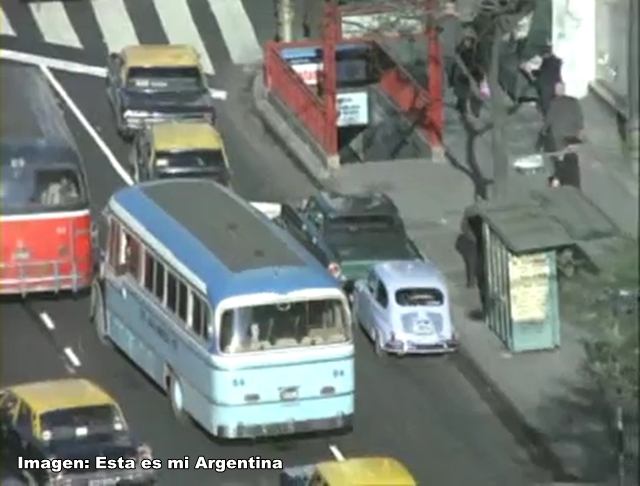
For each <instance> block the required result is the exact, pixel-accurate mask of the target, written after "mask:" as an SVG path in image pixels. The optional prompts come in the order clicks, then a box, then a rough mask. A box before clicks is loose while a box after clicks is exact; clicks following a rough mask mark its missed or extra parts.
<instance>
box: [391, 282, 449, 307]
mask: <svg viewBox="0 0 640 486" xmlns="http://www.w3.org/2000/svg"><path fill="white" fill-rule="evenodd" d="M396 303H397V304H398V305H399V306H402V307H415V306H418V307H423V306H428V307H437V306H441V305H442V304H444V295H443V293H442V292H441V291H440V290H439V289H435V288H428V287H424V288H422V287H419V288H407V289H401V290H398V291H397V292H396Z"/></svg>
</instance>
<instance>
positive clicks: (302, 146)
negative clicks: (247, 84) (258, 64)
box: [251, 72, 332, 189]
mask: <svg viewBox="0 0 640 486" xmlns="http://www.w3.org/2000/svg"><path fill="white" fill-rule="evenodd" d="M261 76H262V73H261V72H259V73H256V75H255V76H254V78H253V79H252V80H251V96H252V99H253V106H254V108H255V113H256V114H257V115H258V118H259V119H260V121H261V122H262V125H263V127H264V129H265V131H266V132H267V133H268V134H269V135H270V136H271V138H273V140H274V141H275V142H276V143H277V144H278V147H279V148H280V149H281V150H282V151H284V152H285V153H286V154H287V156H289V158H291V159H292V160H293V161H294V162H295V164H296V165H297V166H298V167H299V168H300V169H301V170H302V171H303V172H304V173H305V174H306V175H307V176H308V177H309V178H310V179H311V181H312V183H313V185H314V186H316V187H317V188H319V189H320V188H324V187H325V186H327V185H329V184H330V183H331V180H332V177H331V172H330V171H329V169H327V168H326V167H325V166H324V164H323V163H322V161H321V160H320V159H319V157H318V156H317V155H316V154H315V153H314V152H313V150H312V149H311V148H310V147H309V145H308V144H307V143H305V142H304V141H303V140H301V139H300V137H298V136H297V134H296V133H295V132H294V131H293V130H292V129H290V128H289V127H288V126H287V122H286V121H285V120H284V118H283V117H282V116H281V115H280V114H279V113H278V112H277V109H276V108H275V107H274V106H273V104H272V102H271V101H270V100H269V98H268V92H267V90H266V87H265V86H264V84H263V82H262V80H261Z"/></svg>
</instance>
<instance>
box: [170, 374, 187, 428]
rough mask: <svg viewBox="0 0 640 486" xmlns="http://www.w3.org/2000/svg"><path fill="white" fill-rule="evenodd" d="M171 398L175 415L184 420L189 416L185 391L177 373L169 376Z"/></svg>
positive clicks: (179, 419)
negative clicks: (185, 402)
mask: <svg viewBox="0 0 640 486" xmlns="http://www.w3.org/2000/svg"><path fill="white" fill-rule="evenodd" d="M169 400H171V410H172V411H173V415H175V417H176V419H178V421H179V422H184V421H185V420H186V418H187V413H186V412H185V410H184V393H183V391H182V384H181V383H180V380H179V379H178V378H177V377H176V376H175V375H171V376H170V377H169Z"/></svg>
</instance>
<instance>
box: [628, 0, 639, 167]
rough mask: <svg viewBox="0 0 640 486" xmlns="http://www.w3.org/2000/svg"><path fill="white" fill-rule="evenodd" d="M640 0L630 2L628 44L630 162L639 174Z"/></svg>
mask: <svg viewBox="0 0 640 486" xmlns="http://www.w3.org/2000/svg"><path fill="white" fill-rule="evenodd" d="M638 15H639V12H638V0H630V2H629V33H628V35H629V46H628V73H627V76H628V83H629V84H628V86H629V116H628V120H627V149H628V150H627V151H628V156H629V163H630V164H631V168H632V170H633V171H634V173H635V174H636V175H637V174H638V157H639V156H640V120H639V117H638V103H640V99H639V97H638V75H639V73H638V54H639V53H638V21H637V20H635V21H634V20H632V19H637V18H638Z"/></svg>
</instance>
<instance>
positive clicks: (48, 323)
mask: <svg viewBox="0 0 640 486" xmlns="http://www.w3.org/2000/svg"><path fill="white" fill-rule="evenodd" d="M38 317H40V320H41V321H42V323H43V324H44V327H46V328H47V329H49V331H54V330H55V329H56V324H55V323H54V322H53V319H51V317H50V316H49V314H47V313H46V312H40V314H38Z"/></svg>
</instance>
